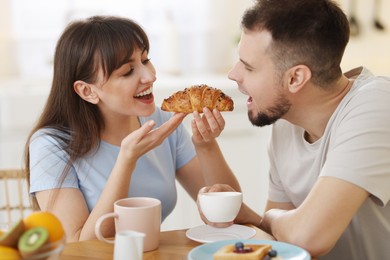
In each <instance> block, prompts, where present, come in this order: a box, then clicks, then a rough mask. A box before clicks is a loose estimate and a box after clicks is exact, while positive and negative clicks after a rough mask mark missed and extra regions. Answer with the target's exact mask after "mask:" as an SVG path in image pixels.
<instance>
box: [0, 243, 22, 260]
mask: <svg viewBox="0 0 390 260" xmlns="http://www.w3.org/2000/svg"><path fill="white" fill-rule="evenodd" d="M0 259H1V260H19V259H21V256H20V254H19V252H18V250H16V249H15V248H12V247H8V246H0Z"/></svg>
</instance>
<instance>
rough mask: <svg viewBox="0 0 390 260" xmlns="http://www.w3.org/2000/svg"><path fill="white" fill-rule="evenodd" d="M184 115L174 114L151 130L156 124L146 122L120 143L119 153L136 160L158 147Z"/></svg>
mask: <svg viewBox="0 0 390 260" xmlns="http://www.w3.org/2000/svg"><path fill="white" fill-rule="evenodd" d="M185 116H186V114H184V113H176V114H174V115H173V116H172V117H171V118H170V119H169V120H168V121H167V122H165V123H164V124H162V125H161V126H160V127H158V128H156V129H153V128H154V127H155V125H156V123H155V122H154V121H152V120H150V121H148V122H146V123H145V124H144V125H142V126H141V127H140V128H139V129H137V130H135V131H134V132H132V133H130V134H129V135H128V136H127V137H126V138H124V139H123V140H122V143H121V153H123V154H124V155H125V156H126V158H129V159H130V158H133V159H134V160H138V158H139V157H140V156H142V155H144V154H145V153H147V152H148V151H150V150H152V149H153V148H155V147H157V146H159V145H160V144H161V143H162V142H163V141H164V140H165V138H167V137H168V136H169V135H170V134H171V133H172V132H173V131H175V130H176V128H177V127H178V126H179V125H180V124H181V122H182V121H183V119H184V117H185Z"/></svg>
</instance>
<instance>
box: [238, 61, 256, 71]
mask: <svg viewBox="0 0 390 260" xmlns="http://www.w3.org/2000/svg"><path fill="white" fill-rule="evenodd" d="M240 61H241V62H242V63H244V65H245V66H247V67H249V68H251V69H254V67H253V66H251V65H250V64H249V63H248V62H246V61H244V60H243V59H240Z"/></svg>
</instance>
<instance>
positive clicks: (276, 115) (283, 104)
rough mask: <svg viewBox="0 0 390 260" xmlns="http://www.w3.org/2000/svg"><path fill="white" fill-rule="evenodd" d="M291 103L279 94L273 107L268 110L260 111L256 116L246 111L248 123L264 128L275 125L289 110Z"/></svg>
mask: <svg viewBox="0 0 390 260" xmlns="http://www.w3.org/2000/svg"><path fill="white" fill-rule="evenodd" d="M290 107H291V103H290V102H289V101H288V100H287V99H286V98H285V96H284V95H282V94H280V95H279V97H278V98H277V100H276V103H275V105H274V106H272V107H270V108H268V109H267V110H265V111H260V112H258V113H257V114H256V115H255V114H254V113H255V112H251V111H248V117H249V121H250V122H251V123H252V124H253V125H254V126H260V127H262V126H266V125H271V124H273V123H275V122H276V121H277V120H278V119H280V118H282V116H284V115H285V114H286V113H287V112H288V111H289V109H290Z"/></svg>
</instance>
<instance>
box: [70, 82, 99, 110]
mask: <svg viewBox="0 0 390 260" xmlns="http://www.w3.org/2000/svg"><path fill="white" fill-rule="evenodd" d="M73 89H74V91H75V92H76V93H77V95H79V96H80V97H81V98H82V99H84V100H85V101H87V102H90V103H92V104H97V103H99V97H98V95H97V94H96V92H95V91H94V86H93V85H91V84H89V83H86V82H84V81H82V80H77V81H76V82H75V83H73Z"/></svg>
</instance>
